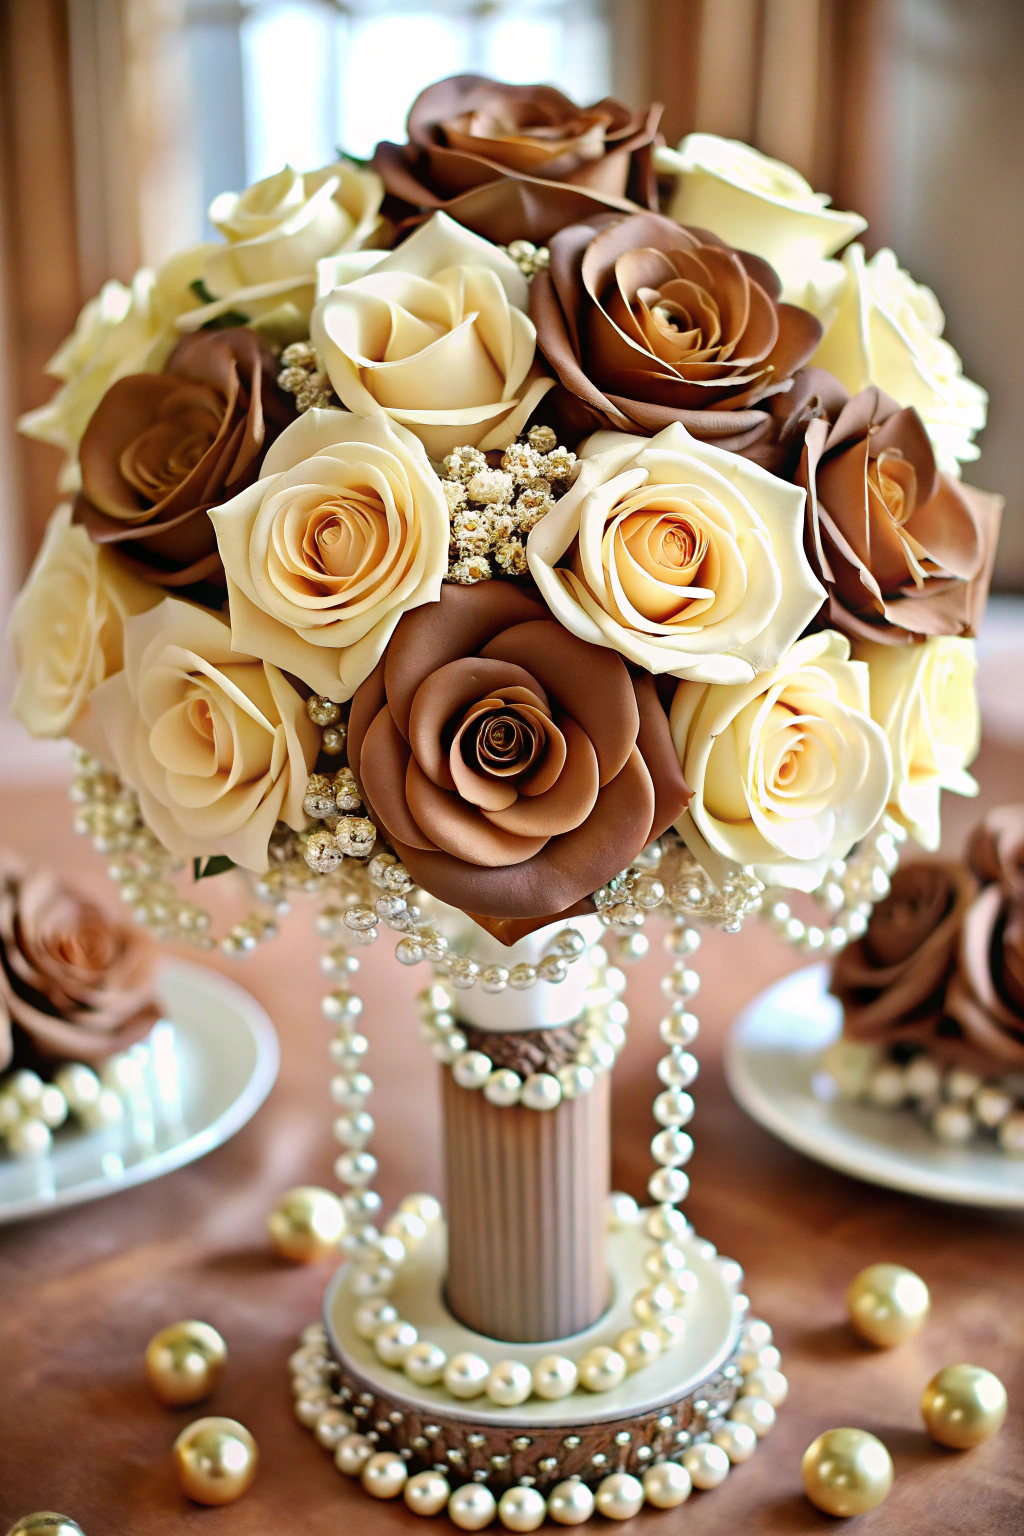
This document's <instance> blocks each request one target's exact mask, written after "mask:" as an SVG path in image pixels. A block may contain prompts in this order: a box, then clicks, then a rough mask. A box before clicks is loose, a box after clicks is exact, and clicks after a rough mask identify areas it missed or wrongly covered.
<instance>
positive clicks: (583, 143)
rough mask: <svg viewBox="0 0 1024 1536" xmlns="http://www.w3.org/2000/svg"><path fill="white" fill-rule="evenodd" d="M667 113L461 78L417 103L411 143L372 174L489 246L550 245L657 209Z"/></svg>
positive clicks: (383, 150)
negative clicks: (588, 221) (609, 213)
mask: <svg viewBox="0 0 1024 1536" xmlns="http://www.w3.org/2000/svg"><path fill="white" fill-rule="evenodd" d="M661 110H662V109H661V107H660V106H652V107H649V108H648V110H647V111H646V112H631V111H630V110H629V108H628V107H625V106H623V104H622V102H621V101H615V100H613V99H612V98H611V97H606V98H605V100H604V101H598V102H595V104H594V105H593V106H592V107H577V106H576V104H575V103H574V102H572V101H570V100H569V98H568V97H567V96H563V95H562V93H561V91H556V90H555V89H554V88H553V87H552V86H550V85H502V84H500V83H499V82H498V81H496V80H487V79H485V78H483V77H482V76H480V75H454V76H453V77H452V78H451V79H450V80H440V81H438V82H437V84H436V85H430V86H428V87H427V89H426V90H425V91H423V92H422V94H421V95H419V96H418V97H417V98H416V100H415V101H414V102H413V104H412V108H411V110H410V112H409V118H408V122H407V125H406V126H407V132H408V134H409V142H408V143H407V144H401V145H399V144H389V143H386V142H385V143H383V144H378V145H377V149H376V153H375V154H374V157H373V161H372V164H373V169H374V170H375V171H376V172H377V174H378V175H379V176H380V177H381V179H382V181H383V182H384V185H385V187H386V188H387V189H388V191H389V192H390V193H391V194H392V196H393V197H396V198H398V199H400V200H401V201H402V202H403V203H405V204H407V205H408V206H409V209H410V211H411V210H414V209H418V210H420V211H429V212H433V211H434V210H435V209H438V208H443V209H444V211H445V213H448V214H450V215H451V217H452V218H453V219H456V220H457V221H458V222H459V223H460V224H465V225H466V226H467V228H469V229H472V230H475V231H476V233H477V234H478V235H483V236H484V237H485V239H487V240H494V241H496V242H497V243H498V244H499V245H508V243H509V242H510V241H512V240H533V241H534V242H536V243H537V244H545V243H546V242H547V241H548V240H549V239H550V238H551V236H552V235H553V234H554V233H555V232H556V231H557V230H559V229H563V228H564V227H565V226H566V225H567V224H571V223H573V222H574V221H575V220H576V219H582V218H587V217H588V215H590V214H592V213H595V212H600V211H602V210H604V209H607V208H618V209H625V210H627V211H628V210H631V209H632V207H633V206H634V205H635V204H637V203H639V204H642V205H643V206H644V207H647V208H657V206H658V197H657V186H656V183H655V179H654V171H653V168H652V163H651V149H652V145H653V143H654V138H655V135H656V133H657V130H658V122H659V119H660V117H661Z"/></svg>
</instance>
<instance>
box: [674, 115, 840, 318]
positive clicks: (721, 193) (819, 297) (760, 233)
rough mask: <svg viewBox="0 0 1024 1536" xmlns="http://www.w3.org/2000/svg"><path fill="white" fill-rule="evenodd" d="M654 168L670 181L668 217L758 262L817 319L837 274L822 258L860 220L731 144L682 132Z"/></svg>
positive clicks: (791, 174)
mask: <svg viewBox="0 0 1024 1536" xmlns="http://www.w3.org/2000/svg"><path fill="white" fill-rule="evenodd" d="M654 163H655V166H656V168H657V169H658V170H659V171H661V172H662V173H663V174H666V175H674V176H675V177H676V184H675V188H674V190H673V192H672V198H671V202H670V203H669V206H668V210H667V211H668V214H669V217H670V218H673V219H675V220H676V221H677V223H679V224H687V225H691V226H696V227H697V228H699V229H710V230H711V231H713V233H714V234H716V235H718V236H719V237H720V238H721V239H722V240H725V241H727V242H728V244H729V245H733V246H735V247H736V248H737V249H738V250H741V251H752V252H753V254H754V255H755V256H763V257H764V259H765V261H768V262H770V263H771V265H772V266H773V267H774V268H775V270H776V272H777V273H778V274H779V277H780V279H781V280H782V297H783V298H784V299H785V300H786V301H787V303H790V304H800V305H803V306H804V307H805V308H808V309H811V310H813V311H814V313H815V314H818V315H819V318H822V316H821V314H820V311H822V310H825V311H827V309H828V306H829V303H830V301H831V300H832V299H833V298H834V296H835V293H836V291H837V289H838V288H839V286H840V285H841V283H842V270H841V269H840V268H839V267H837V265H836V263H835V262H832V261H828V260H827V259H826V258H827V257H830V256H833V255H834V254H835V252H836V251H838V250H840V249H841V248H842V247H843V246H844V245H846V243H847V242H848V241H850V240H852V239H853V238H854V236H855V235H858V234H860V232H861V230H862V229H864V228H865V226H866V223H867V220H866V219H862V218H861V216H860V214H858V213H839V212H837V211H836V210H835V209H834V208H830V207H829V206H828V204H829V198H828V197H827V196H826V194H825V193H824V192H815V191H814V190H813V189H812V187H811V186H810V183H809V182H806V181H805V180H804V178H803V177H802V176H801V175H800V173H799V172H798V171H794V170H793V168H792V167H791V166H788V165H785V164H784V163H783V162H782V161H781V160H772V159H770V158H769V157H768V156H767V155H762V154H761V153H760V152H759V151H758V150H756V149H751V148H750V146H749V145H747V144H741V143H739V141H738V140H736V139H721V138H719V137H718V136H717V134H713V133H690V134H688V135H687V136H686V138H685V139H684V140H683V141H682V143H681V144H680V146H679V148H678V149H668V148H659V149H656V150H655V152H654Z"/></svg>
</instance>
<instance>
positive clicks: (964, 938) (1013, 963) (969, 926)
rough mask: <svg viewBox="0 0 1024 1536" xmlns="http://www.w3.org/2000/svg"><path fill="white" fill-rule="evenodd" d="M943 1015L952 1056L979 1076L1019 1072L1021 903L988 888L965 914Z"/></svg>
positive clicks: (1022, 1053)
mask: <svg viewBox="0 0 1024 1536" xmlns="http://www.w3.org/2000/svg"><path fill="white" fill-rule="evenodd" d="M946 1013H947V1014H948V1015H949V1018H950V1019H952V1020H953V1022H954V1024H956V1025H957V1026H958V1028H959V1032H960V1037H961V1039H960V1043H959V1046H958V1049H957V1052H956V1054H957V1056H958V1058H959V1059H961V1060H965V1061H966V1062H967V1063H968V1064H969V1065H971V1066H974V1067H976V1068H978V1069H979V1070H980V1071H982V1072H993V1071H1006V1070H1007V1068H1010V1069H1012V1070H1014V1071H1017V1072H1019V1071H1022V1070H1024V900H1022V899H1021V898H1020V897H1019V896H1015V895H1013V894H1011V893H1009V892H1008V891H1007V890H1006V889H1005V888H1004V887H1003V886H1000V885H987V886H986V887H985V889H984V890H983V891H981V892H980V893H979V894H978V895H977V896H976V897H975V899H974V901H973V902H972V904H971V906H970V907H969V908H968V910H967V912H966V913H965V914H964V921H963V930H962V933H961V936H960V954H959V961H958V965H957V971H956V974H955V976H954V977H953V979H952V981H951V982H950V984H949V990H948V992H947V993H946Z"/></svg>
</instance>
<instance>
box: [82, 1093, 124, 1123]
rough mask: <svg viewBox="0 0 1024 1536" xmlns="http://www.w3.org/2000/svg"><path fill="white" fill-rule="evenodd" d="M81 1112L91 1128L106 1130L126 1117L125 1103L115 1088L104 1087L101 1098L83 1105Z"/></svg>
mask: <svg viewBox="0 0 1024 1536" xmlns="http://www.w3.org/2000/svg"><path fill="white" fill-rule="evenodd" d="M79 1114H80V1115H81V1117H82V1119H83V1120H84V1121H85V1123H86V1125H87V1126H88V1127H89V1128H90V1130H94V1131H97V1130H105V1129H106V1128H107V1127H109V1126H112V1125H120V1123H121V1121H122V1120H123V1119H124V1104H123V1103H122V1102H121V1099H120V1097H119V1096H118V1095H117V1094H116V1093H115V1092H114V1090H113V1088H103V1089H101V1090H100V1095H99V1098H97V1099H94V1100H93V1101H92V1103H91V1104H85V1105H83V1107H82V1108H81V1109H80V1110H79Z"/></svg>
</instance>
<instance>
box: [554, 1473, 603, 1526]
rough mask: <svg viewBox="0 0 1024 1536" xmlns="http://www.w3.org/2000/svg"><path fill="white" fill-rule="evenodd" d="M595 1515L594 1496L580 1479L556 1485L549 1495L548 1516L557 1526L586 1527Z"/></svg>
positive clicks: (571, 1479)
mask: <svg viewBox="0 0 1024 1536" xmlns="http://www.w3.org/2000/svg"><path fill="white" fill-rule="evenodd" d="M593 1513H594V1495H593V1494H592V1493H591V1491H590V1489H589V1488H588V1487H587V1485H586V1483H584V1482H581V1481H580V1480H579V1478H575V1477H571V1478H567V1479H566V1481H565V1482H564V1483H556V1484H555V1486H554V1488H552V1490H551V1492H550V1493H549V1494H548V1514H549V1515H550V1516H551V1518H552V1520H553V1521H554V1522H555V1524H556V1525H585V1524H586V1522H587V1521H588V1520H589V1519H590V1517H591V1515H592V1514H593Z"/></svg>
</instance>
